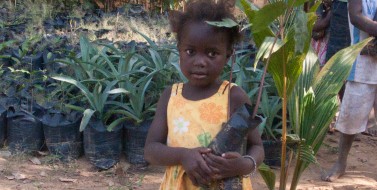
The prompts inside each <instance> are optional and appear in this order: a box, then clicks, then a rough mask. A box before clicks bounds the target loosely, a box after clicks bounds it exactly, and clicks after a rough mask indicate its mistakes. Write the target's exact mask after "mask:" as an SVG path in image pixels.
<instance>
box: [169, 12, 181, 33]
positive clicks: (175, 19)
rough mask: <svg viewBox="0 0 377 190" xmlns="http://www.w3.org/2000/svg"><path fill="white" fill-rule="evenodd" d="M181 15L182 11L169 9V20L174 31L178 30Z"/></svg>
mask: <svg viewBox="0 0 377 190" xmlns="http://www.w3.org/2000/svg"><path fill="white" fill-rule="evenodd" d="M181 17H182V12H179V11H175V10H171V11H169V22H170V26H171V30H172V32H174V33H177V32H178V23H179V20H180V19H181Z"/></svg>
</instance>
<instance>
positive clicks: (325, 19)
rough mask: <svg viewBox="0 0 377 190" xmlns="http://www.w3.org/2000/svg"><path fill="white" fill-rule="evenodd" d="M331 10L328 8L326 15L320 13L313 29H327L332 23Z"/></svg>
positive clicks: (316, 30) (317, 30)
mask: <svg viewBox="0 0 377 190" xmlns="http://www.w3.org/2000/svg"><path fill="white" fill-rule="evenodd" d="M330 18H331V10H328V11H327V12H326V14H325V15H323V14H322V15H319V16H318V19H317V21H316V22H315V24H314V26H313V31H315V32H319V31H321V30H325V29H326V28H327V27H328V26H329V25H330Z"/></svg>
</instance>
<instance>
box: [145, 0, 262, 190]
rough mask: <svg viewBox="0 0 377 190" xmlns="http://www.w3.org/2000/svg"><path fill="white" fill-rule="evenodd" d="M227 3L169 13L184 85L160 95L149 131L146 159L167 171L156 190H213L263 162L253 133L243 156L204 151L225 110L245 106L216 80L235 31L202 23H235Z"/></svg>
mask: <svg viewBox="0 0 377 190" xmlns="http://www.w3.org/2000/svg"><path fill="white" fill-rule="evenodd" d="M230 4H231V3H230ZM230 4H229V1H225V0H224V1H220V2H218V3H214V2H213V1H210V0H199V1H195V2H193V3H189V4H188V5H187V7H186V11H185V12H171V13H170V23H171V26H172V30H173V32H176V33H177V40H178V49H179V54H180V67H181V70H182V73H183V74H184V75H185V77H186V78H187V79H188V82H187V83H184V84H182V83H179V84H174V85H173V86H171V87H169V88H167V89H166V90H165V91H164V92H163V94H162V95H161V97H160V100H159V102H158V104H157V111H156V115H155V118H154V120H153V122H152V125H151V127H150V129H149V132H148V136H147V140H146V144H145V148H144V151H145V152H144V155H145V159H146V160H147V161H148V162H149V163H150V164H153V165H163V166H167V169H166V172H165V176H164V179H163V182H162V184H161V187H160V189H163V190H167V189H172V190H175V189H179V190H184V189H190V190H191V189H201V187H206V188H205V189H208V188H209V189H214V188H215V184H216V181H217V180H221V179H224V178H228V177H235V176H241V175H247V174H250V173H252V172H253V171H255V170H256V168H257V167H258V165H259V164H260V163H261V162H262V161H263V158H264V150H263V145H262V141H261V138H260V135H259V134H258V130H257V129H256V128H254V129H251V130H250V131H249V133H248V134H247V150H246V153H247V155H246V156H242V155H240V154H239V153H236V152H228V153H224V154H222V155H221V156H216V155H214V154H212V153H211V150H210V149H208V148H206V147H207V146H208V144H209V143H210V142H211V140H212V139H213V138H214V137H215V136H216V134H217V133H218V132H219V131H220V129H221V125H222V123H225V122H226V121H227V113H228V110H230V113H231V114H232V113H233V112H234V111H235V110H236V109H237V108H238V107H240V106H242V105H243V104H245V103H248V104H250V100H249V98H248V96H247V95H246V93H245V92H244V91H243V90H242V89H241V88H239V87H237V86H233V85H232V84H229V82H228V81H221V80H220V79H219V76H220V74H221V72H222V71H223V68H224V65H225V64H226V63H227V61H228V59H229V58H230V57H231V55H232V51H233V48H232V47H233V44H234V43H235V42H237V40H238V39H239V38H240V33H239V31H238V28H237V27H233V28H225V27H216V26H211V25H209V24H207V23H206V21H221V20H222V19H225V18H232V19H234V18H233V16H232V14H231V8H232V7H230V6H229V5H230ZM228 88H231V90H230V102H228V98H229V97H228V91H229V90H228ZM228 105H229V106H230V107H229V108H230V109H228ZM242 186H243V189H252V187H251V179H250V177H245V178H243V180H242Z"/></svg>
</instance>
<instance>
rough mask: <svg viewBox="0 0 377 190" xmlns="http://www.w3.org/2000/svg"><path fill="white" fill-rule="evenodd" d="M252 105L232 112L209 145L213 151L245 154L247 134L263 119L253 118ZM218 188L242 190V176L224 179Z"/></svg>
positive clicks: (215, 152)
mask: <svg viewBox="0 0 377 190" xmlns="http://www.w3.org/2000/svg"><path fill="white" fill-rule="evenodd" d="M251 113H252V107H251V106H250V105H248V104H244V105H243V106H241V107H240V108H238V109H237V110H236V112H235V113H233V114H232V116H231V118H230V119H229V120H228V121H227V122H226V123H225V124H223V128H222V129H221V130H220V132H219V133H218V134H217V135H216V137H215V138H214V139H213V140H212V141H211V143H210V144H209V145H208V147H209V148H211V149H212V151H213V153H214V154H216V155H218V156H220V155H221V154H223V153H225V152H239V153H240V154H241V155H243V154H245V150H246V135H247V133H248V131H249V130H250V129H252V128H255V127H257V126H258V125H259V124H260V123H261V120H260V119H259V118H257V117H256V118H255V119H253V120H252V119H251V118H250V117H251ZM218 189H224V190H242V176H240V177H232V178H227V179H224V180H222V181H221V182H220V183H219V187H218Z"/></svg>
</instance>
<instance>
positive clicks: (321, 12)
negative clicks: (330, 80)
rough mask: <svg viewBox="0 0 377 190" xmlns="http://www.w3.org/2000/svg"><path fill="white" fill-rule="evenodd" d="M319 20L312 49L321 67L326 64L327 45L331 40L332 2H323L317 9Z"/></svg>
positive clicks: (314, 32) (314, 29)
mask: <svg viewBox="0 0 377 190" xmlns="http://www.w3.org/2000/svg"><path fill="white" fill-rule="evenodd" d="M317 16H318V19H317V21H316V22H315V24H314V26H313V33H312V38H313V40H312V42H311V43H312V47H313V49H314V51H315V52H316V53H317V56H318V60H319V63H320V67H321V68H322V67H323V66H324V65H325V63H326V59H325V58H326V51H327V43H328V40H329V35H330V34H329V30H328V29H329V26H330V18H331V1H330V0H323V1H322V3H321V6H319V7H318V9H317Z"/></svg>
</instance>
